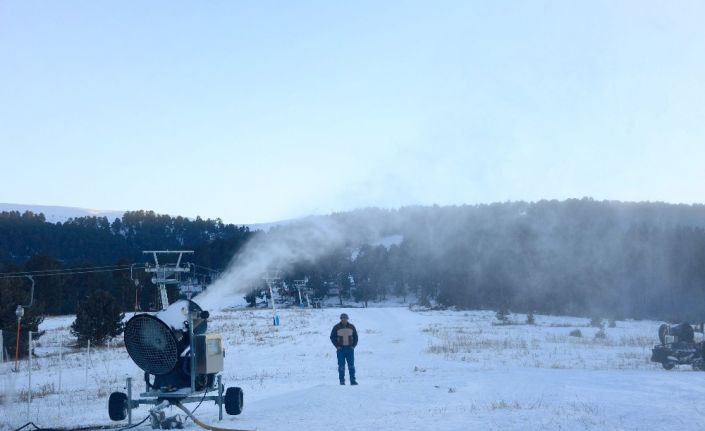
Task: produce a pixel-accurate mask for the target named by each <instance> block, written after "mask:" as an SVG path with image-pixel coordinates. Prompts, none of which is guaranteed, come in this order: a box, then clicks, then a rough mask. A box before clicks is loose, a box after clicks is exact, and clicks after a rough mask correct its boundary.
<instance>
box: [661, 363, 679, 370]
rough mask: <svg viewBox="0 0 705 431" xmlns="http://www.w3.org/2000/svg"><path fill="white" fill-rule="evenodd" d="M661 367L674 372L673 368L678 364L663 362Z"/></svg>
mask: <svg viewBox="0 0 705 431" xmlns="http://www.w3.org/2000/svg"><path fill="white" fill-rule="evenodd" d="M661 365H662V366H663V369H664V370H672V369H673V367H675V366H676V364H674V363H673V362H663V363H661Z"/></svg>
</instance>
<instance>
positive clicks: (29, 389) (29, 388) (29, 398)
mask: <svg viewBox="0 0 705 431" xmlns="http://www.w3.org/2000/svg"><path fill="white" fill-rule="evenodd" d="M27 332H28V333H29V372H28V373H27V377H28V379H29V382H28V384H27V421H28V422H29V413H30V405H31V404H32V331H27Z"/></svg>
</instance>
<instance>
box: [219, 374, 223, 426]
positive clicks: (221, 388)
mask: <svg viewBox="0 0 705 431" xmlns="http://www.w3.org/2000/svg"><path fill="white" fill-rule="evenodd" d="M218 420H219V421H222V420H223V377H222V376H221V375H220V374H218Z"/></svg>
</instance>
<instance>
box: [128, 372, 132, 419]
mask: <svg viewBox="0 0 705 431" xmlns="http://www.w3.org/2000/svg"><path fill="white" fill-rule="evenodd" d="M127 425H132V377H128V378H127Z"/></svg>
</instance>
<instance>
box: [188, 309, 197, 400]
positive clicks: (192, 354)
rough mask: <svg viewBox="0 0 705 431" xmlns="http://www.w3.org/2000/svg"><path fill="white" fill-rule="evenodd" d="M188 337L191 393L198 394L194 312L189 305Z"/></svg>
mask: <svg viewBox="0 0 705 431" xmlns="http://www.w3.org/2000/svg"><path fill="white" fill-rule="evenodd" d="M188 308H189V312H188V335H189V342H188V343H189V356H190V359H191V393H193V392H196V349H195V347H196V345H195V343H194V339H193V311H191V304H190V303H189V305H188Z"/></svg>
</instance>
